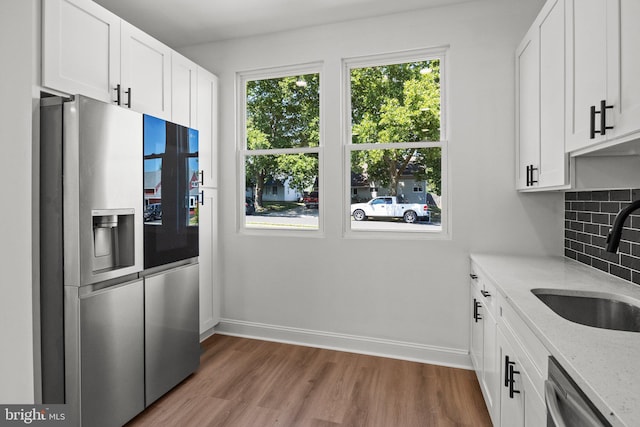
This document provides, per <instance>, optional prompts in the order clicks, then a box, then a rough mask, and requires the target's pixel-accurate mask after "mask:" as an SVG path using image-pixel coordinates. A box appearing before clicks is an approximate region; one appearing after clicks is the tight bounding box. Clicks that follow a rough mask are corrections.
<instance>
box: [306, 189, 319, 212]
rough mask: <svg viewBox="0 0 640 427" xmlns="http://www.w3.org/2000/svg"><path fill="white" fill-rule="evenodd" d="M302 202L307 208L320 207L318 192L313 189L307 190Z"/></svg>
mask: <svg viewBox="0 0 640 427" xmlns="http://www.w3.org/2000/svg"><path fill="white" fill-rule="evenodd" d="M302 203H304V207H305V208H307V209H311V208H315V209H318V192H317V191H311V192H308V193H307V192H305V193H304V195H303V196H302Z"/></svg>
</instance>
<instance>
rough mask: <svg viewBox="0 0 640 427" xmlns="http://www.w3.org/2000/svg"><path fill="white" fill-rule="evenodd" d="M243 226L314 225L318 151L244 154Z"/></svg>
mask: <svg viewBox="0 0 640 427" xmlns="http://www.w3.org/2000/svg"><path fill="white" fill-rule="evenodd" d="M245 171H246V176H245V179H246V181H245V182H246V185H245V226H246V227H248V228H288V229H315V230H317V229H318V205H319V202H318V192H319V188H318V155H317V154H315V153H314V154H281V155H257V156H246V158H245Z"/></svg>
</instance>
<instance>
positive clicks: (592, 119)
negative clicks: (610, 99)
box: [589, 99, 613, 139]
mask: <svg viewBox="0 0 640 427" xmlns="http://www.w3.org/2000/svg"><path fill="white" fill-rule="evenodd" d="M611 108H613V105H607V101H606V100H604V99H603V100H602V101H600V111H598V110H596V106H595V105H592V106H591V107H590V109H589V139H594V138H595V137H596V134H600V135H606V134H607V129H613V126H607V110H609V109H611ZM596 114H600V130H596Z"/></svg>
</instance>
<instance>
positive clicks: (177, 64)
mask: <svg viewBox="0 0 640 427" xmlns="http://www.w3.org/2000/svg"><path fill="white" fill-rule="evenodd" d="M196 86H197V65H196V64H195V63H194V62H192V61H190V60H188V59H187V58H185V57H184V56H182V55H180V54H179V53H177V52H171V121H172V122H174V123H178V124H181V125H183V126H187V127H190V128H195V127H197V126H196V93H197V92H196V89H197V87H196Z"/></svg>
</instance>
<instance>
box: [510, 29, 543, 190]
mask: <svg viewBox="0 0 640 427" xmlns="http://www.w3.org/2000/svg"><path fill="white" fill-rule="evenodd" d="M535 30H536V29H535V28H534V29H532V30H530V31H529V32H528V33H527V35H526V36H525V38H524V40H523V41H522V43H521V44H520V47H519V48H518V50H517V51H516V77H517V80H518V81H517V92H516V109H517V113H516V114H517V115H516V119H517V121H516V132H517V135H516V138H517V140H518V165H517V171H518V178H517V187H518V188H519V189H525V188H528V187H529V186H530V185H529V179H528V176H529V172H528V168H529V167H534V168H536V169H539V164H540V101H539V99H540V98H539V95H538V93H539V91H540V86H539V62H538V58H539V47H538V37H537V32H536V31H535ZM533 176H534V179H535V180H538V179H537V177H538V173H537V171H536V172H535V173H534V174H533Z"/></svg>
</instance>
